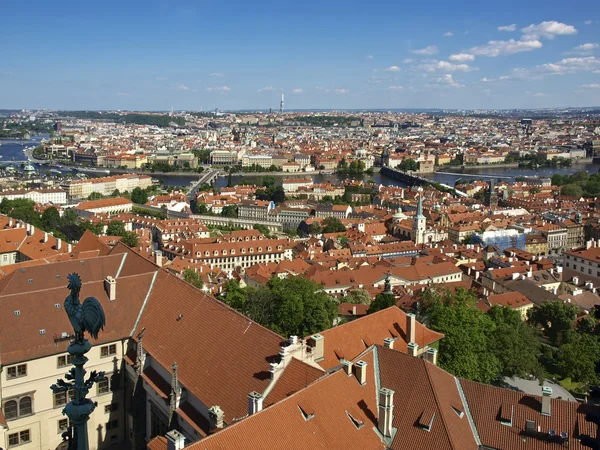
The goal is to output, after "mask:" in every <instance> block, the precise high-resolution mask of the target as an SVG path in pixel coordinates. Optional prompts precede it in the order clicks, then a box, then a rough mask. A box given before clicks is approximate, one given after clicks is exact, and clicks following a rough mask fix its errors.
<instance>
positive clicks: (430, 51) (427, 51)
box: [412, 45, 438, 56]
mask: <svg viewBox="0 0 600 450" xmlns="http://www.w3.org/2000/svg"><path fill="white" fill-rule="evenodd" d="M412 52H413V53H414V54H415V55H426V56H431V55H435V54H436V53H437V52H438V48H437V46H435V45H429V46H428V47H425V48H420V49H417V50H413V51H412Z"/></svg>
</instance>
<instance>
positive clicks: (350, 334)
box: [317, 306, 444, 370]
mask: <svg viewBox="0 0 600 450" xmlns="http://www.w3.org/2000/svg"><path fill="white" fill-rule="evenodd" d="M406 320H407V318H406V313H405V312H404V311H402V310H401V309H399V308H398V307H396V306H392V307H390V308H386V309H384V310H382V311H378V312H376V313H374V314H368V315H366V316H364V317H361V318H359V319H356V320H353V321H351V322H348V323H345V324H343V325H340V326H337V327H334V328H330V329H328V330H325V331H322V332H321V333H320V334H321V335H322V336H323V337H324V358H323V360H322V361H317V362H318V364H319V365H320V366H321V367H323V368H324V369H326V370H328V369H331V368H332V367H335V366H337V365H339V364H340V363H341V361H340V360H341V359H342V358H344V359H347V360H352V359H354V358H355V357H356V356H357V355H359V354H360V353H362V352H364V351H365V350H366V349H367V348H368V347H369V346H371V345H373V344H383V340H384V339H385V338H388V337H391V338H396V337H397V338H398V339H397V340H396V341H395V342H394V349H395V350H399V351H401V352H405V353H406V351H407V348H408V347H407V344H408V342H407V341H406ZM443 336H444V335H443V334H440V333H437V332H435V331H433V330H430V329H429V328H427V327H425V326H424V325H421V324H420V323H419V322H416V330H415V340H416V341H417V342H416V343H417V344H418V345H419V347H423V346H425V345H429V344H431V343H433V342H435V341H437V340H439V339H441V338H442V337H443Z"/></svg>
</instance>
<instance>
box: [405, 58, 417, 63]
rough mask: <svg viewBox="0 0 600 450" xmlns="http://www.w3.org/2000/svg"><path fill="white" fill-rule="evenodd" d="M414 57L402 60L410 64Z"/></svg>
mask: <svg viewBox="0 0 600 450" xmlns="http://www.w3.org/2000/svg"><path fill="white" fill-rule="evenodd" d="M413 61H414V59H412V58H404V61H402V62H403V63H404V64H410V63H411V62H413Z"/></svg>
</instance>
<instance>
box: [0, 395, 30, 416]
mask: <svg viewBox="0 0 600 450" xmlns="http://www.w3.org/2000/svg"><path fill="white" fill-rule="evenodd" d="M32 398H33V397H32V396H31V395H30V394H29V395H23V396H21V397H12V398H9V399H7V400H5V401H4V404H3V406H2V410H3V412H4V418H5V419H6V420H14V419H19V418H21V417H25V416H30V415H32V414H33V400H32Z"/></svg>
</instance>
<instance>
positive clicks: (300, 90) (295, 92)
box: [292, 88, 304, 94]
mask: <svg viewBox="0 0 600 450" xmlns="http://www.w3.org/2000/svg"><path fill="white" fill-rule="evenodd" d="M292 94H304V89H300V88H296V89H294V90H293V91H292Z"/></svg>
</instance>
